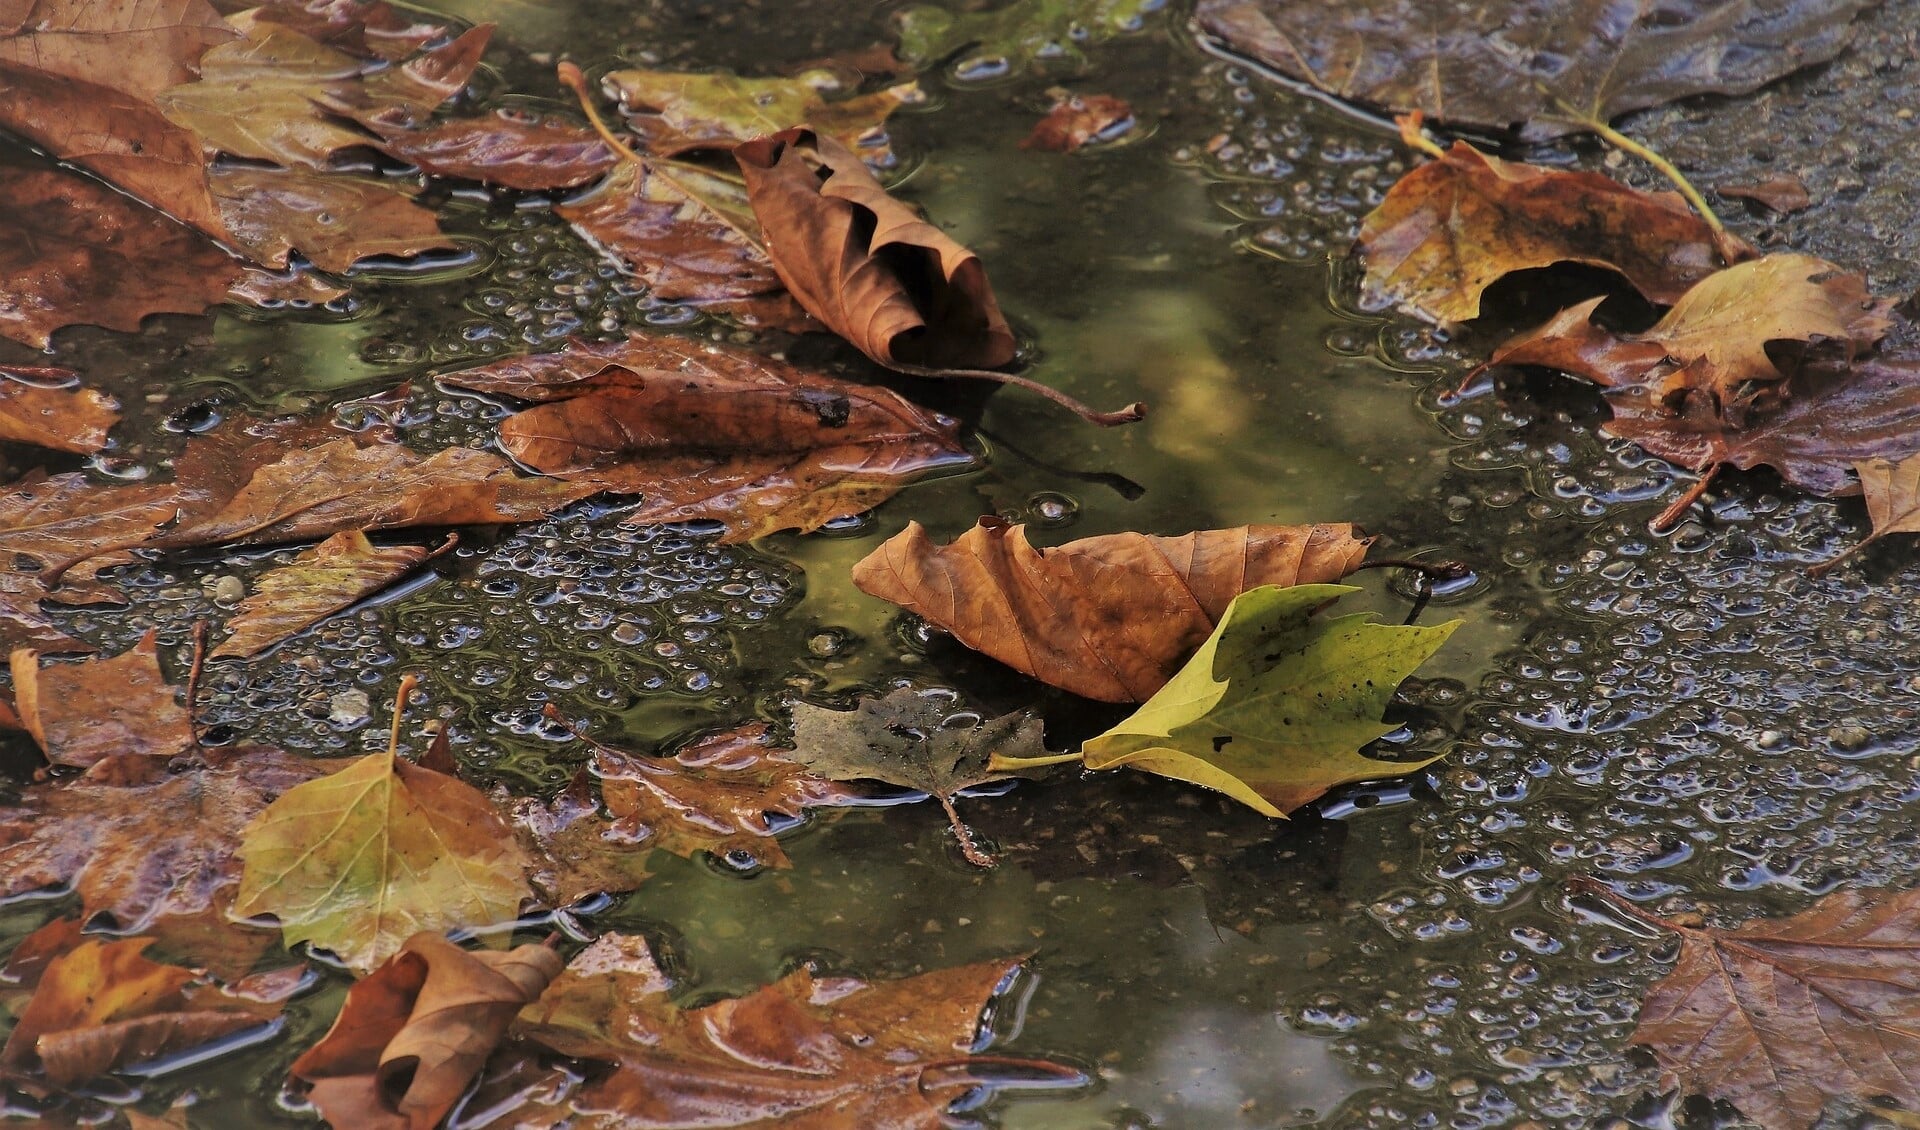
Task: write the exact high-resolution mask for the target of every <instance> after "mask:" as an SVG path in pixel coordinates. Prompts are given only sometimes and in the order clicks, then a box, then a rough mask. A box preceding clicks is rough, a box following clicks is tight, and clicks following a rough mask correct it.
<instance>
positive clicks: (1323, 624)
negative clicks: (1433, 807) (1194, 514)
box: [994, 585, 1460, 816]
mask: <svg viewBox="0 0 1920 1130" xmlns="http://www.w3.org/2000/svg"><path fill="white" fill-rule="evenodd" d="M1356 591H1358V590H1357V589H1354V588H1351V587H1349V586H1345V585H1298V586H1295V587H1292V588H1280V587H1278V586H1271V585H1270V586H1267V587H1264V588H1257V589H1253V590H1251V591H1248V592H1245V593H1242V594H1241V595H1240V596H1238V597H1236V598H1234V601H1233V604H1232V605H1230V606H1229V607H1228V609H1227V612H1226V615H1225V616H1223V617H1222V618H1221V620H1220V626H1219V627H1218V628H1216V629H1215V630H1214V632H1213V635H1212V636H1210V637H1208V639H1207V642H1206V643H1204V644H1202V645H1201V647H1200V650H1199V651H1197V652H1195V653H1194V655H1193V658H1192V659H1190V660H1188V661H1187V665H1186V666H1185V667H1183V668H1181V669H1180V673H1179V674H1177V675H1175V676H1174V677H1173V679H1172V680H1171V681H1169V682H1168V683H1167V685H1166V686H1165V687H1163V688H1161V689H1160V691H1159V693H1157V694H1155V695H1154V696H1153V697H1152V698H1151V699H1148V700H1147V702H1146V703H1145V704H1144V705H1142V706H1141V707H1140V709H1139V710H1137V711H1135V712H1134V714H1133V716H1132V717H1130V718H1128V719H1127V720H1126V721H1124V722H1122V723H1120V724H1119V725H1117V726H1115V727H1114V728H1113V729H1111V730H1108V731H1107V732H1106V733H1104V734H1101V735H1100V736H1098V737H1096V738H1093V739H1091V740H1089V741H1088V742H1087V743H1086V745H1085V746H1084V747H1082V750H1081V753H1080V759H1081V760H1082V761H1083V762H1084V763H1085V765H1086V767H1087V768H1089V769H1113V768H1117V767H1119V766H1122V765H1128V766H1132V767H1133V768H1135V769H1140V770H1144V771H1145V772H1148V773H1157V774H1159V775H1160V776H1163V777H1172V778H1173V779H1175V780H1179V781H1188V782H1190V783H1192V784H1196V785H1201V786H1204V787H1206V788H1209V789H1214V790H1216V791H1218V792H1222V793H1225V794H1226V795H1228V796H1230V797H1233V798H1234V799H1235V800H1238V801H1240V802H1242V803H1244V804H1246V805H1248V806H1249V807H1251V808H1253V809H1255V810H1256V811H1259V812H1262V813H1265V814H1266V815H1268V816H1284V815H1286V814H1287V813H1289V812H1292V811H1293V810H1294V809H1296V808H1299V807H1300V806H1301V805H1303V804H1306V803H1307V802H1308V801H1311V800H1313V799H1315V798H1317V797H1319V796H1320V795H1321V794H1322V793H1325V792H1326V791H1327V790H1328V789H1330V788H1333V787H1334V786H1335V785H1341V784H1345V783H1347V782H1350V781H1364V780H1368V779H1370V778H1374V777H1390V776H1394V775H1396V774H1399V773H1405V772H1407V771H1409V770H1411V769H1416V768H1418V767H1419V766H1420V765H1424V764H1426V762H1419V763H1413V764H1409V763H1407V762H1392V761H1378V760H1375V759H1373V758H1371V757H1366V756H1364V755H1362V754H1361V753H1360V752H1359V750H1360V747H1361V746H1364V745H1366V744H1367V743H1368V742H1370V741H1373V740H1374V739H1375V738H1378V737H1380V736H1381V735H1383V734H1386V733H1388V732H1390V731H1391V730H1392V729H1393V727H1392V726H1389V725H1387V724H1386V723H1384V722H1382V721H1381V720H1380V716H1381V714H1382V713H1383V712H1384V711H1385V710H1386V707H1387V703H1388V702H1389V701H1391V700H1392V698H1393V695H1394V691H1395V690H1396V689H1398V688H1399V686H1400V682H1401V680H1402V679H1405V678H1406V677H1407V676H1408V675H1410V674H1412V673H1413V671H1414V669H1415V668H1417V667H1419V666H1420V664H1422V663H1424V662H1426V660H1427V658H1428V657H1429V656H1431V655H1432V654H1433V653H1434V652H1436V651H1438V650H1439V649H1440V645H1442V644H1444V643H1445V642H1446V641H1447V637H1448V636H1450V635H1452V634H1453V630H1454V629H1455V628H1457V627H1459V625H1460V622H1459V621H1457V620H1456V621H1454V622H1452V623H1449V624H1442V625H1440V626H1439V627H1437V628H1414V627H1397V626H1388V625H1384V624H1376V623H1372V622H1371V617H1370V616H1368V615H1366V614H1364V613H1360V614H1356V615H1352V616H1341V617H1338V618H1335V619H1316V618H1315V617H1314V615H1313V614H1314V612H1315V611H1316V610H1317V609H1319V608H1322V607H1324V606H1325V605H1327V604H1328V603H1330V602H1332V601H1334V600H1337V599H1339V598H1340V597H1341V596H1343V595H1345V594H1347V593H1350V592H1356ZM1058 760H1060V759H1059V758H1047V759H1041V763H1043V764H1044V763H1050V762H1053V761H1058ZM994 765H995V767H996V768H1002V769H1016V768H1021V767H1022V766H1021V764H1020V762H1019V761H1017V760H1015V759H1011V758H996V759H995V760H994Z"/></svg>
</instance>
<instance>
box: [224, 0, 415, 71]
mask: <svg viewBox="0 0 1920 1130" xmlns="http://www.w3.org/2000/svg"><path fill="white" fill-rule="evenodd" d="M227 22H228V23H230V24H232V25H234V26H235V27H236V28H248V27H250V25H251V24H253V23H256V22H257V23H272V24H279V25H281V26H283V27H288V28H291V29H293V30H294V31H297V32H299V33H300V34H301V35H304V36H306V37H307V38H308V39H315V40H319V41H320V42H321V43H325V44H327V45H329V46H331V47H338V48H340V49H341V50H342V51H346V52H349V53H351V54H354V55H359V56H361V57H363V58H369V59H385V60H387V61H389V62H396V63H397V62H399V61H400V60H402V59H405V58H407V57H408V56H410V55H412V54H413V53H414V52H416V51H418V50H420V49H421V48H422V47H425V46H426V45H427V44H429V43H432V42H433V41H434V40H436V39H444V38H445V37H446V36H447V34H448V32H447V29H446V28H445V27H443V26H441V25H439V24H432V23H420V22H418V21H417V20H416V19H415V18H414V17H413V16H411V15H409V14H407V13H404V12H402V11H401V10H400V9H397V8H395V7H393V6H392V5H391V4H388V3H387V2H386V0H274V2H273V3H269V4H263V5H261V6H260V7H258V8H248V9H246V10H245V11H241V12H236V13H234V14H233V15H232V16H229V17H228V18H227Z"/></svg>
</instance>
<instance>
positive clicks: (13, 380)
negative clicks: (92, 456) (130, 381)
mask: <svg viewBox="0 0 1920 1130" xmlns="http://www.w3.org/2000/svg"><path fill="white" fill-rule="evenodd" d="M78 376H79V374H77V373H75V372H73V371H72V370H70V369H47V368H21V367H20V366H17V365H11V366H0V442H4V443H25V444H32V445H33V446H34V447H44V448H48V449H50V450H53V451H70V452H74V453H76V454H82V455H84V454H87V453H89V452H94V451H99V450H100V449H101V448H103V447H105V446H107V430H108V429H109V428H111V427H113V426H114V425H115V424H117V423H119V422H120V413H118V412H116V411H114V409H113V401H112V400H111V399H110V398H108V397H107V396H105V395H104V394H102V393H100V392H98V391H96V390H94V389H90V388H74V387H70V386H72V385H73V384H75V382H76V379H77V378H78Z"/></svg>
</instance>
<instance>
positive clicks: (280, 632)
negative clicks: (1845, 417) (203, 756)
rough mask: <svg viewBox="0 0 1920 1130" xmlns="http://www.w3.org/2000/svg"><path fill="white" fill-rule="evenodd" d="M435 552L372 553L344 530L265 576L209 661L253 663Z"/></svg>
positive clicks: (403, 548)
mask: <svg viewBox="0 0 1920 1130" xmlns="http://www.w3.org/2000/svg"><path fill="white" fill-rule="evenodd" d="M452 547H453V543H452V542H451V540H450V541H449V542H448V543H447V544H446V545H443V546H441V547H440V549H438V550H429V549H428V548H427V547H425V546H418V545H395V546H383V547H379V548H376V547H375V546H374V544H373V543H372V542H370V541H368V540H367V535H366V533H365V532H364V531H361V530H343V531H342V532H340V533H337V534H335V535H333V536H332V537H330V538H328V539H327V540H325V541H323V542H321V543H320V544H319V545H316V546H314V547H313V548H312V549H309V550H307V551H306V552H304V553H302V554H300V556H298V557H296V558H294V559H293V561H292V562H291V563H289V564H287V565H284V566H282V567H280V568H278V569H273V570H270V571H269V572H267V573H266V574H265V575H263V576H262V577H261V578H260V580H259V583H258V584H257V585H256V586H255V588H254V593H253V595H252V596H250V597H248V598H247V599H246V600H244V601H242V602H241V604H240V606H239V607H238V608H237V609H235V610H234V614H233V619H232V620H230V621H228V622H227V627H228V628H229V629H231V632H232V634H231V635H229V636H228V637H227V639H226V641H225V642H224V643H222V644H221V645H220V646H219V647H217V648H214V649H213V652H212V654H211V655H210V656H209V658H213V659H218V658H220V657H222V656H230V655H231V656H240V657H242V658H251V657H252V656H255V655H258V654H260V653H261V652H263V651H265V650H266V649H267V648H270V647H272V646H273V645H274V644H277V643H279V642H280V641H281V640H284V639H286V638H288V637H289V636H293V635H297V634H298V633H300V632H303V631H305V630H306V629H308V628H310V627H312V626H313V625H315V624H317V623H319V622H320V621H322V620H324V619H326V618H327V617H329V616H331V615H333V614H334V613H336V612H339V611H340V610H341V609H344V608H347V607H349V606H351V605H353V604H355V603H357V602H358V601H360V600H362V599H364V598H366V597H369V596H372V595H373V594H374V593H377V592H379V591H380V590H381V589H384V588H386V587H387V586H388V585H391V584H392V583H393V582H395V581H397V580H399V579H400V578H401V577H404V576H406V575H407V574H408V573H410V572H412V571H413V569H414V568H415V567H416V566H418V565H419V564H420V563H421V562H423V561H425V560H427V559H428V558H429V557H435V556H438V555H439V554H441V553H444V552H446V551H447V550H448V549H451V548H452Z"/></svg>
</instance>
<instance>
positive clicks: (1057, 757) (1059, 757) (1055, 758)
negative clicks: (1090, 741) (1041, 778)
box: [987, 753, 1081, 773]
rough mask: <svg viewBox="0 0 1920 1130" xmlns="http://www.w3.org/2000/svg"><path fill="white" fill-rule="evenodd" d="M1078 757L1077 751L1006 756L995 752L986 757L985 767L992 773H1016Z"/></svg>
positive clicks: (1076, 759)
mask: <svg viewBox="0 0 1920 1130" xmlns="http://www.w3.org/2000/svg"><path fill="white" fill-rule="evenodd" d="M1080 758H1081V755H1080V754H1077V753H1056V754H1052V755H1050V756H1048V757H1007V756H1005V755H1004V754H998V753H996V754H992V755H991V756H989V757H988V758H987V769H988V771H990V772H993V773H1017V772H1019V771H1020V770H1022V769H1042V768H1045V767H1046V766H1049V765H1065V764H1066V763H1067V762H1069V761H1079V760H1080Z"/></svg>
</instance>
